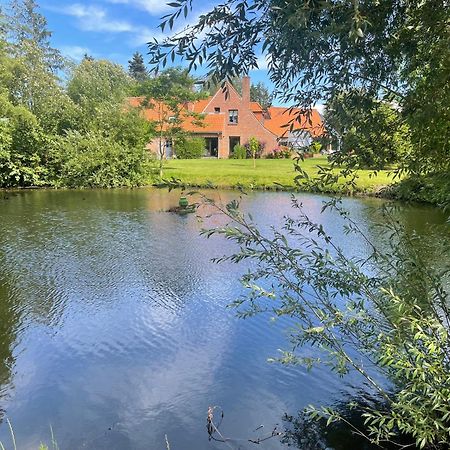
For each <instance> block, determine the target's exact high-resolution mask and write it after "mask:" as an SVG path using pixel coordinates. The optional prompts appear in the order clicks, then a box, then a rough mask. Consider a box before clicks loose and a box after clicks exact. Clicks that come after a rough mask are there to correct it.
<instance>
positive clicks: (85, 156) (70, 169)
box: [49, 131, 153, 188]
mask: <svg viewBox="0 0 450 450" xmlns="http://www.w3.org/2000/svg"><path fill="white" fill-rule="evenodd" d="M49 156H50V158H51V165H52V168H53V176H54V180H53V181H54V184H55V185H60V186H65V187H72V188H75V187H102V188H110V187H120V186H139V185H143V184H145V183H147V182H148V181H149V179H150V174H151V171H152V168H153V167H152V160H151V159H150V156H149V153H148V152H147V150H145V149H144V148H143V147H132V146H129V145H125V144H123V143H122V144H121V143H118V142H116V141H114V140H113V139H112V138H111V137H110V136H108V135H105V134H103V133H101V132H98V131H90V132H88V133H86V134H80V133H79V132H77V131H71V132H68V133H67V135H66V136H65V137H60V138H58V139H57V140H55V141H54V143H53V145H52V146H51V150H50V151H49Z"/></svg>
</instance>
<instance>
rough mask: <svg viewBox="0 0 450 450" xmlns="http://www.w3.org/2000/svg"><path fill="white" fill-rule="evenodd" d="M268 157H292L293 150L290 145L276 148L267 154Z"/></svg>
mask: <svg viewBox="0 0 450 450" xmlns="http://www.w3.org/2000/svg"><path fill="white" fill-rule="evenodd" d="M266 158H267V159H290V158H292V150H291V149H290V148H289V147H278V148H274V149H273V150H272V151H271V152H270V153H268V154H267V155H266Z"/></svg>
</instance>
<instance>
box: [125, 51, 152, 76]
mask: <svg viewBox="0 0 450 450" xmlns="http://www.w3.org/2000/svg"><path fill="white" fill-rule="evenodd" d="M128 73H129V74H130V76H131V77H132V78H134V79H135V80H136V81H138V82H142V81H145V80H146V79H147V78H148V72H147V69H146V67H145V64H144V57H143V56H142V55H141V54H140V53H139V52H135V53H134V54H133V57H132V59H130V60H129V61H128Z"/></svg>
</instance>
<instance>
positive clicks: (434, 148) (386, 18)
mask: <svg viewBox="0 0 450 450" xmlns="http://www.w3.org/2000/svg"><path fill="white" fill-rule="evenodd" d="M171 5H172V6H173V7H174V11H173V13H172V14H168V15H167V16H165V17H164V19H163V22H162V24H161V26H162V28H163V29H165V28H170V29H173V27H175V26H176V22H177V19H178V18H179V17H180V16H181V15H182V13H183V12H186V13H187V12H188V11H189V10H190V9H191V7H192V0H180V1H179V2H175V3H172V4H171ZM199 36H203V38H202V39H199ZM148 47H149V54H150V55H151V60H150V64H151V65H153V66H154V67H155V68H157V67H159V66H160V65H163V66H164V65H165V64H167V62H168V61H170V59H171V58H175V57H179V56H180V55H183V56H185V57H186V59H187V61H189V68H192V69H196V68H197V67H198V66H200V65H204V66H206V68H207V77H208V79H211V80H213V81H214V82H215V83H220V82H221V81H223V80H233V79H234V78H235V77H238V76H240V75H241V74H242V73H248V72H249V71H250V70H252V69H255V68H256V67H257V62H258V57H259V56H260V53H261V47H262V50H263V54H264V55H265V56H267V61H268V71H269V76H270V79H271V81H272V82H273V84H274V85H275V92H274V96H275V97H278V98H280V99H281V100H282V101H284V102H285V103H287V104H289V105H294V106H300V107H302V108H309V107H312V106H314V105H315V104H316V103H319V102H324V103H328V102H331V101H332V100H333V99H335V98H336V97H337V96H338V95H340V94H342V93H346V92H351V91H353V90H355V89H359V90H361V91H363V92H365V93H366V95H367V96H368V97H369V98H371V99H374V100H377V101H380V102H387V103H388V104H389V103H390V102H392V101H395V103H396V104H397V105H398V115H399V117H400V119H401V121H400V122H401V123H402V124H403V123H406V124H408V126H409V136H410V138H409V139H408V141H409V140H410V144H411V145H409V143H404V144H405V145H402V146H401V148H400V150H399V148H398V145H397V143H395V142H393V141H395V140H397V141H398V139H397V138H395V139H389V138H388V137H389V134H390V127H391V126H392V125H395V126H394V128H395V129H397V130H398V125H397V124H396V123H395V122H396V121H397V120H396V119H395V120H394V122H392V121H391V120H392V118H391V117H389V114H388V113H387V111H383V109H382V108H381V109H380V108H377V109H376V110H375V111H374V116H373V120H374V124H375V123H378V125H377V126H378V127H379V128H378V132H379V133H378V137H377V136H376V135H375V133H374V132H372V131H374V130H376V127H375V126H373V127H372V131H371V132H368V131H365V132H364V133H363V134H362V136H361V130H360V129H359V128H357V129H356V130H355V133H352V135H351V136H349V138H350V141H351V144H352V145H351V146H352V147H355V146H358V149H359V150H361V149H362V150H361V152H362V153H364V154H366V155H367V156H368V157H367V158H365V160H364V161H362V162H361V164H362V165H369V166H371V165H374V166H376V167H380V166H381V165H382V164H384V161H386V160H392V157H393V155H394V154H397V155H398V153H401V152H402V151H403V148H404V147H406V148H407V150H408V152H409V155H408V157H407V158H404V159H403V161H402V164H401V166H400V169H401V170H403V171H406V172H407V173H413V174H419V175H424V174H426V173H433V172H435V171H438V172H444V173H445V172H448V170H449V161H450V157H449V156H450V155H449V151H450V150H449V149H450V147H449V142H450V139H449V137H450V129H449V126H450V125H449V124H450V120H449V119H450V117H449V111H450V84H449V83H448V73H449V64H450V57H449V48H450V34H449V33H448V4H447V2H446V1H445V0H436V1H434V0H425V1H421V0H411V1H408V2H404V1H403V0H379V1H377V2H375V3H374V2H373V1H372V0H359V1H355V0H344V1H340V2H326V1H310V0H294V1H289V2H285V1H284V0H250V1H247V0H227V1H226V2H225V4H224V5H221V6H217V7H215V8H212V9H211V11H209V12H208V13H205V14H202V15H201V16H200V17H199V18H198V19H197V20H196V21H195V22H193V23H192V24H191V25H189V26H188V27H187V29H186V30H185V31H184V32H183V33H181V34H180V33H175V34H173V35H172V36H171V37H169V38H168V39H166V40H164V42H160V43H158V42H152V43H149V44H148ZM369 122H370V121H369ZM369 122H367V123H366V125H367V126H368V128H367V130H369V129H370V123H369ZM383 124H384V125H387V127H383V128H380V125H383ZM364 128H366V126H365V127H364ZM361 138H362V139H361ZM400 144H401V142H400ZM376 147H378V149H379V150H378V151H379V152H382V157H381V158H378V152H377V153H375V152H374V151H373V149H375V148H376ZM349 150H350V149H349ZM354 150H355V152H356V149H354ZM383 152H385V154H383ZM352 155H353V154H351V155H348V154H347V156H348V160H349V164H350V166H352V165H354V158H353V157H352Z"/></svg>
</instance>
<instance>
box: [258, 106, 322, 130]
mask: <svg viewBox="0 0 450 450" xmlns="http://www.w3.org/2000/svg"><path fill="white" fill-rule="evenodd" d="M268 113H269V116H270V119H266V120H265V122H264V126H265V127H266V128H268V129H269V130H270V131H272V133H274V134H276V135H277V136H278V137H284V136H287V135H288V134H289V131H291V130H292V131H296V130H305V131H309V133H310V134H311V136H313V137H318V136H321V135H322V134H323V133H324V126H323V122H322V118H321V117H320V114H319V112H318V111H317V110H316V109H311V110H310V111H309V113H308V114H307V113H305V112H304V111H302V110H301V109H299V108H286V107H283V106H271V107H269V108H268Z"/></svg>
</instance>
